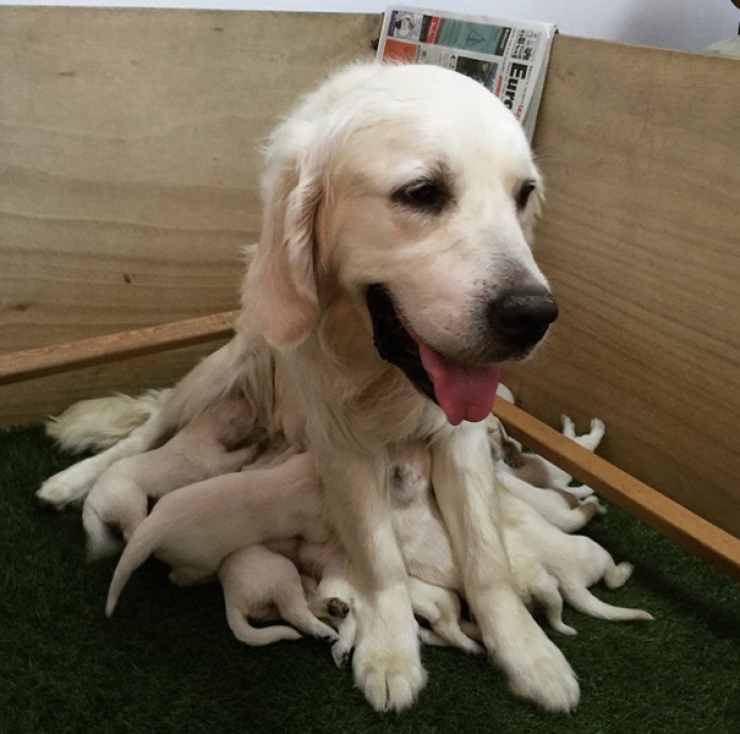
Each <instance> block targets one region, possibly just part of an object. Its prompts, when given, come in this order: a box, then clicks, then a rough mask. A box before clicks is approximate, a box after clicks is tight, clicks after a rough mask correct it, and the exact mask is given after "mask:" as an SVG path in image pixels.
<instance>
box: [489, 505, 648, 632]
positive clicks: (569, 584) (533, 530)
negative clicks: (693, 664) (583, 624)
mask: <svg viewBox="0 0 740 734" xmlns="http://www.w3.org/2000/svg"><path fill="white" fill-rule="evenodd" d="M501 508H502V512H503V516H504V523H503V528H504V542H505V543H506V546H507V550H508V551H509V558H510V560H511V564H512V570H513V571H514V576H515V578H516V579H518V581H519V584H520V592H521V593H522V594H523V595H524V596H525V597H526V596H530V597H531V598H532V599H533V600H534V601H538V602H541V603H542V604H543V606H544V607H545V611H546V614H547V618H548V621H549V622H550V624H551V625H552V626H553V627H554V628H555V629H556V630H558V631H560V632H563V633H564V634H570V635H574V634H576V630H575V629H573V628H572V627H569V626H568V625H565V624H563V621H562V618H561V616H560V612H561V611H562V600H565V601H566V602H568V604H570V605H571V606H572V607H573V608H574V609H576V610H577V611H579V612H582V613H583V614H588V615H589V616H591V617H597V618H598V619H606V620H610V621H632V620H651V619H653V617H652V615H651V614H649V613H648V612H646V611H644V610H642V609H628V608H625V607H616V606H612V605H611V604H607V603H606V602H603V601H601V599H598V598H597V597H595V596H594V595H593V594H592V593H591V592H590V591H589V590H588V589H589V587H590V586H593V585H594V584H596V583H598V582H599V581H601V580H602V579H603V580H604V582H605V583H606V585H607V586H608V587H609V588H610V589H615V588H617V587H619V586H622V585H623V584H624V583H625V582H626V581H627V579H629V577H630V576H631V575H632V566H631V564H629V563H620V564H616V563H615V562H614V559H613V558H612V557H611V555H610V554H609V552H608V551H607V550H606V549H605V548H603V547H602V546H600V545H599V544H598V543H597V542H596V541H595V540H592V539H591V538H589V537H587V536H585V535H568V534H567V533H565V532H563V531H562V530H559V529H558V528H556V527H555V526H553V525H551V524H550V523H549V522H547V520H545V519H544V518H543V517H542V516H541V515H540V514H539V513H538V512H537V511H536V510H535V509H534V508H532V507H530V506H529V505H528V504H527V503H526V502H523V501H522V500H520V499H518V498H517V497H515V496H514V495H512V494H506V495H503V496H502V498H501ZM556 591H557V592H559V594H560V595H562V599H561V600H558V599H557V595H558V594H556Z"/></svg>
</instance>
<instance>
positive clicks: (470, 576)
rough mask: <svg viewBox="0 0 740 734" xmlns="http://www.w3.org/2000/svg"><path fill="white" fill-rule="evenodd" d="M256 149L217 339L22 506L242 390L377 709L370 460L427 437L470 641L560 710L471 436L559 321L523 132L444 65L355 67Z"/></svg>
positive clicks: (404, 695)
mask: <svg viewBox="0 0 740 734" xmlns="http://www.w3.org/2000/svg"><path fill="white" fill-rule="evenodd" d="M265 157H266V160H265V165H266V168H265V175H264V179H263V197H264V204H265V209H264V221H263V229H262V234H261V238H260V241H259V243H258V245H257V248H256V252H255V254H254V259H253V260H252V263H251V265H250V266H249V268H248V271H247V275H246V278H245V281H244V285H243V293H242V300H243V306H244V308H243V311H242V315H241V317H240V319H239V322H238V326H237V335H236V336H235V338H234V340H233V341H232V342H231V343H229V344H228V345H226V346H225V347H223V348H222V349H221V350H219V351H218V352H216V353H214V354H213V355H211V357H209V358H208V359H207V360H205V361H204V362H202V363H201V364H200V365H199V366H198V367H197V368H196V369H195V370H194V371H193V372H192V373H191V374H190V375H189V376H187V377H186V378H185V379H184V380H183V381H182V382H181V383H180V384H179V385H178V387H177V388H175V390H173V391H172V393H171V394H170V396H169V398H168V400H167V402H166V403H165V404H164V406H163V407H162V409H161V412H160V413H159V414H156V415H154V416H153V417H152V418H151V419H150V421H149V423H148V424H145V425H144V426H143V427H141V428H140V429H138V431H137V432H134V434H132V435H131V436H130V437H129V439H126V440H124V441H123V442H122V443H121V444H119V445H118V447H115V446H114V447H113V449H111V451H113V452H114V453H113V454H110V455H109V458H107V459H106V458H104V457H105V453H103V454H100V455H99V456H97V457H93V459H92V460H91V461H95V460H98V462H99V463H98V464H91V465H88V467H89V468H88V470H85V469H82V468H80V469H79V470H78V473H77V474H72V475H67V476H66V477H65V478H64V480H63V481H62V483H61V484H57V485H56V486H55V485H54V481H55V478H52V480H50V482H51V484H50V486H46V485H45V487H43V488H42V490H41V492H40V496H41V497H42V498H44V496H46V498H47V499H51V498H52V496H53V495H54V493H55V492H56V493H57V494H56V496H55V497H54V499H53V500H52V501H56V502H57V503H59V504H63V503H64V500H63V499H62V500H61V501H60V495H63V494H64V493H65V492H70V493H73V492H77V493H78V495H79V493H80V492H82V493H84V488H83V489H80V487H81V486H83V485H84V484H85V483H86V482H88V483H89V482H90V480H91V477H92V476H93V475H94V474H95V472H96V471H98V470H99V469H100V468H101V467H102V465H103V464H104V463H105V462H106V461H109V460H110V459H113V458H115V457H116V456H121V455H123V454H125V453H127V452H132V451H140V450H143V449H144V448H146V447H147V443H152V442H155V441H156V440H157V438H158V436H159V435H161V434H162V433H163V432H164V431H166V430H167V429H171V428H172V427H173V426H178V425H182V424H183V423H184V422H186V421H187V420H188V419H189V418H190V417H191V416H192V415H194V414H197V412H199V411H200V410H203V409H205V408H206V407H208V405H209V404H212V403H213V402H214V401H217V400H220V399H222V397H223V395H224V394H226V393H228V391H229V390H231V389H243V390H245V391H246V392H251V393H252V394H251V395H250V398H251V399H252V400H253V401H262V404H261V407H260V410H259V411H258V413H260V414H261V416H262V417H261V419H260V420H263V421H264V422H265V424H266V425H265V427H266V428H267V429H268V430H277V429H278V428H281V429H283V430H285V432H286V434H287V435H288V437H289V438H290V440H291V441H293V442H295V443H303V444H304V445H306V446H307V447H308V448H309V449H310V450H311V452H312V453H313V454H314V456H315V457H316V461H317V466H318V470H319V472H320V475H321V479H322V481H323V488H324V493H325V499H326V505H327V511H328V513H329V519H330V521H331V522H332V523H333V525H334V526H335V529H336V532H337V533H338V535H339V537H340V539H341V541H342V543H343V544H344V546H345V547H346V550H347V553H348V555H349V557H350V559H351V561H352V564H353V566H354V568H355V570H356V574H357V581H358V583H359V585H360V590H361V592H362V596H363V599H364V603H362V604H360V605H358V610H357V611H358V627H359V629H358V637H357V645H356V648H355V652H354V656H353V671H354V677H355V681H356V683H357V685H358V686H359V687H360V688H361V689H362V691H363V692H364V694H365V696H366V697H367V699H368V700H369V702H370V703H371V704H372V706H373V707H375V708H376V709H379V710H401V709H404V708H406V707H408V706H410V705H411V704H412V703H413V701H414V700H415V698H416V697H417V695H418V693H419V692H420V690H421V689H422V688H423V686H424V683H425V678H426V674H425V671H424V669H423V667H422V665H421V660H420V651H419V642H418V636H417V634H416V631H417V625H416V621H415V620H414V615H413V612H412V607H411V600H410V597H409V591H408V588H407V576H406V571H405V568H404V561H403V556H402V554H401V551H400V549H399V546H398V543H397V541H396V538H395V535H394V532H393V526H392V522H391V512H390V499H389V490H388V477H389V471H390V468H391V465H390V460H389V453H388V447H389V445H391V444H392V443H394V442H403V441H406V440H412V439H419V438H421V439H424V440H426V441H428V443H429V445H430V446H431V450H432V464H433V470H432V478H433V484H434V490H435V493H436V496H437V499H438V502H439V506H440V509H441V512H442V515H443V518H444V521H445V524H446V526H447V528H448V531H449V534H450V537H451V540H452V546H453V550H454V553H455V559H456V562H457V564H458V565H459V567H460V570H461V574H462V577H463V580H464V588H465V597H466V599H467V601H468V603H469V605H470V607H471V609H472V611H473V613H474V614H475V618H476V620H477V622H478V623H479V625H480V628H481V631H482V634H483V640H484V642H485V645H486V648H487V649H488V650H489V651H490V653H491V655H492V658H493V660H494V661H495V662H496V663H497V665H498V666H499V667H500V668H501V669H502V671H503V672H504V674H505V676H506V678H507V680H508V682H509V685H510V688H511V689H512V691H514V692H515V693H516V694H518V695H519V696H522V697H524V698H526V699H529V700H531V701H533V702H534V703H535V704H537V705H538V706H540V707H542V708H544V709H547V710H549V711H553V712H568V711H571V710H572V709H574V708H575V706H576V704H577V703H578V698H579V687H578V683H577V680H576V677H575V675H574V673H573V671H572V669H571V667H570V666H569V664H568V662H567V661H566V659H565V657H564V656H563V655H562V653H561V652H560V650H559V649H558V648H557V647H556V646H555V645H554V644H553V643H552V642H551V641H550V640H549V638H548V637H547V636H546V635H545V633H544V631H543V630H542V629H541V628H540V626H539V625H538V624H537V623H536V622H535V621H534V619H533V618H532V616H531V615H530V613H529V612H528V611H527V609H526V608H525V607H524V605H523V603H522V601H521V600H520V598H519V596H518V595H517V592H516V590H515V587H514V584H513V581H512V578H511V571H510V567H509V562H508V558H507V556H506V552H505V549H504V546H503V544H502V540H501V533H500V528H499V517H500V513H499V507H498V499H497V494H496V491H495V490H494V489H493V488H494V472H493V464H492V461H491V458H490V455H489V448H488V440H487V434H486V427H485V425H484V423H483V420H484V419H485V418H486V416H487V415H488V414H489V412H490V410H491V407H492V404H493V399H494V394H495V391H496V387H497V384H498V380H499V365H500V363H502V362H504V361H506V360H518V359H522V358H524V357H526V356H527V355H528V354H529V353H530V352H531V351H532V350H533V349H534V347H535V346H536V345H537V343H538V342H539V341H540V340H541V339H542V338H543V337H544V335H545V333H546V332H547V330H548V327H549V325H550V324H551V322H552V321H554V319H555V318H556V316H557V306H556V305H555V303H554V301H553V299H552V297H551V294H550V290H549V288H548V284H547V281H546V279H545V277H544V276H543V274H542V273H541V272H540V270H539V268H538V267H537V265H536V263H535V260H534V258H533V256H532V252H531V249H530V240H531V236H532V227H533V223H534V220H535V217H536V215H537V213H538V210H539V207H540V203H541V200H542V180H541V177H540V174H539V172H538V170H537V168H536V166H535V164H534V162H533V159H532V154H531V151H530V149H529V146H528V143H527V140H526V138H525V136H524V133H523V132H522V129H521V127H520V126H519V124H518V122H517V121H516V119H515V118H514V117H513V116H512V114H511V113H510V112H509V111H508V110H507V109H506V108H505V107H504V105H503V104H502V103H501V102H500V101H499V100H497V99H496V98H495V97H494V96H493V95H491V94H490V93H489V92H488V91H487V90H486V89H484V88H483V87H482V86H480V85H479V84H478V83H476V82H474V81H472V80H470V79H468V78H466V77H464V76H462V75H460V74H458V73H456V72H452V71H448V70H444V69H441V68H436V67H432V66H403V65H400V66H398V65H394V66H390V65H379V64H360V65H355V66H351V67H348V68H345V69H343V70H341V71H340V72H339V73H337V74H335V75H334V76H332V77H331V78H329V79H328V80H327V81H326V82H325V83H324V84H323V85H322V86H321V87H320V88H319V89H318V90H317V91H315V92H313V93H311V94H309V95H308V96H307V97H306V98H305V99H304V100H303V101H302V103H300V104H299V106H298V107H297V108H296V109H295V110H294V111H293V112H292V114H290V115H289V116H288V117H287V118H286V119H285V120H284V121H283V122H282V124H280V125H279V127H278V128H277V130H276V131H275V132H274V134H273V135H272V137H271V138H270V140H269V143H268V145H267V148H266V151H265ZM265 372H268V373H269V378H271V379H265V374H264V373H265ZM257 373H259V375H258V374H257ZM254 385H261V386H263V387H264V386H265V385H270V386H271V387H270V388H269V390H265V393H264V394H263V395H260V394H259V393H258V392H257V391H256V390H254V388H253V387H250V386H254ZM117 448H118V453H115V451H116V449H117ZM78 467H82V465H78ZM75 468H76V467H72V469H73V470H74V469H75ZM85 472H87V473H85ZM61 479H62V478H61V477H59V479H57V481H60V480H61ZM75 485H76V486H75ZM495 680H496V679H495V678H494V677H492V678H491V683H492V685H493V684H494V682H495Z"/></svg>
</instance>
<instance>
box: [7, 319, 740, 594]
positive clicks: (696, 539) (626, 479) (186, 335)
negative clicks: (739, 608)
mask: <svg viewBox="0 0 740 734" xmlns="http://www.w3.org/2000/svg"><path fill="white" fill-rule="evenodd" d="M237 314H238V311H229V312H224V313H218V314H212V315H209V316H202V317H198V318H193V319H187V320H184V321H176V322H172V323H168V324H160V325H157V326H150V327H145V328H142V329H134V330H131V331H125V332H121V333H118V334H106V335H104V336H99V337H93V338H90V339H83V340H80V341H76V342H69V343H66V344H59V345H54V346H49V347H40V348H38V349H29V350H26V351H22V352H15V353H10V354H4V355H0V385H7V384H11V383H14V382H21V381H24V380H29V379H33V378H36V377H43V376H47V375H53V374H58V373H61V372H67V371H71V370H75V369H80V368H82V367H90V366H93V365H99V364H105V363H107V362H113V361H115V360H119V359H127V358H131V357H138V356H141V355H145V354H154V353H158V352H163V351H167V350H169V349H177V348H180V347H186V346H191V345H194V344H202V343H206V342H209V341H215V340H217V339H222V338H228V337H229V336H230V335H231V334H232V333H233V323H234V320H235V318H236V315H237ZM493 412H494V414H495V415H496V416H497V417H498V418H499V419H500V420H501V421H503V423H504V424H505V425H506V428H507V430H508V431H509V433H510V434H511V435H512V436H513V437H514V438H516V439H517V440H519V441H521V442H522V443H524V444H525V445H526V446H528V447H529V448H530V449H532V450H533V451H536V452H537V453H538V454H540V455H542V456H543V457H544V458H546V459H548V460H549V461H552V462H553V463H554V464H557V465H558V466H560V467H562V468H563V469H565V471H567V472H569V473H570V474H572V475H573V476H574V477H575V478H576V479H578V480H579V481H581V482H583V483H584V484H587V485H589V486H590V487H592V488H593V489H594V491H595V492H597V493H598V494H600V495H602V496H603V497H604V498H605V499H607V500H609V501H611V502H614V504H616V505H618V506H620V507H622V508H623V509H624V510H626V511H627V512H629V513H631V514H632V515H634V516H635V517H637V518H638V519H639V520H641V521H643V522H644V523H646V524H647V525H650V526H651V527H653V528H655V529H656V530H658V531H659V532H661V533H663V534H664V535H666V536H667V537H669V538H671V539H673V540H675V541H676V542H678V543H680V544H682V545H683V546H685V547H686V548H687V549H688V550H690V551H691V552H693V553H694V554H695V555H697V556H698V557H700V558H702V559H703V560H705V561H707V562H708V563H711V564H712V565H714V566H716V567H717V568H719V569H721V570H722V571H724V572H725V573H726V574H728V575H729V576H731V577H732V578H734V579H736V580H740V539H738V538H736V537H735V536H733V535H731V534H729V533H727V532H726V531H724V530H722V529H721V528H718V527H717V526H715V525H713V524H712V523H710V522H708V521H707V520H705V519H704V518H702V517H700V516H699V515H697V514H695V513H694V512H692V511H691V510H689V509H687V508H686V507H684V506H683V505H680V504H678V503H677V502H674V501H673V500H671V499H670V498H668V497H666V496H665V495H663V494H661V493H660V492H658V491H657V490H655V489H653V488H652V487H649V486H648V485H647V484H644V483H643V482H641V481H639V480H638V479H635V478H634V477H633V476H631V475H630V474H627V472H624V471H622V470H621V469H619V468H617V467H616V466H614V465H613V464H610V463H609V462H607V461H605V460H604V459H602V458H601V457H599V456H596V455H595V454H593V453H591V452H590V451H587V450H586V449H584V448H583V447H581V446H579V445H578V444H577V443H575V442H574V441H571V440H570V439H568V438H566V437H565V436H563V435H562V434H561V433H559V432H558V431H556V430H554V429H553V428H550V427H549V426H547V425H546V424H545V423H542V422H541V421H539V420H537V419H536V418H534V417H533V416H531V415H529V414H528V413H525V412H524V411H523V410H521V409H519V408H517V407H515V406H513V405H511V404H509V403H507V402H505V401H504V400H498V401H497V402H496V405H495V407H494V411H493Z"/></svg>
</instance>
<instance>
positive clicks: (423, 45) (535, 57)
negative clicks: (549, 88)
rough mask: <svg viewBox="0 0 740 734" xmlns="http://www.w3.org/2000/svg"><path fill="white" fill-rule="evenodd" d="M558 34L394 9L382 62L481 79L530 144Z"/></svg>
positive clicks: (519, 24) (551, 29)
mask: <svg viewBox="0 0 740 734" xmlns="http://www.w3.org/2000/svg"><path fill="white" fill-rule="evenodd" d="M556 32H557V28H556V27H555V25H553V24H552V23H535V22H531V21H523V20H504V19H502V18H484V17H479V16H469V15H460V14H457V13H449V12H437V11H434V10H428V9H425V8H413V7H408V6H397V5H394V6H391V7H389V8H388V9H387V10H386V12H385V18H384V21H383V30H382V33H381V36H380V43H379V45H378V58H379V59H382V60H385V61H402V62H405V63H412V64H436V65H437V66H446V67H447V68H449V69H454V70H455V71H459V72H461V73H462V74H465V75H466V76H469V77H472V78H473V79H476V80H477V81H479V82H480V83H481V84H483V85H484V86H485V87H486V88H487V89H489V90H490V91H491V92H493V94H495V95H496V96H497V97H498V98H499V99H501V100H502V101H503V103H504V104H505V105H506V106H507V107H508V108H509V109H510V110H511V111H512V112H513V113H514V115H516V117H517V119H518V120H519V122H520V123H521V124H522V127H523V128H524V131H525V132H526V133H527V136H528V138H529V140H530V141H531V140H532V136H533V135H534V128H535V123H536V121H537V111H538V110H539V106H540V101H541V99H542V90H543V89H544V86H545V77H546V75H547V65H548V63H549V61H550V49H551V47H552V39H553V36H554V35H555V33H556Z"/></svg>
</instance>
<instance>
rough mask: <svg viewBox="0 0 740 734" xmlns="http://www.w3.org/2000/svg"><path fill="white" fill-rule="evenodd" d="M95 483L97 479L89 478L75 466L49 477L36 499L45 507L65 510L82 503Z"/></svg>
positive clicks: (37, 493)
mask: <svg viewBox="0 0 740 734" xmlns="http://www.w3.org/2000/svg"><path fill="white" fill-rule="evenodd" d="M94 483H95V477H93V478H92V479H90V478H88V477H87V476H86V475H85V473H84V472H80V471H79V469H78V465H77V464H75V465H73V466H70V467H69V468H68V469H64V470H63V471H60V472H59V473H58V474H54V476H52V477H49V479H47V480H46V481H45V482H44V483H43V484H42V485H41V488H40V489H39V490H38V491H37V492H36V499H37V500H38V501H39V502H41V503H42V504H44V505H47V506H49V507H53V508H55V509H57V510H63V509H64V508H65V507H67V506H68V505H71V504H73V503H79V502H82V500H83V499H85V497H86V496H87V494H88V492H89V491H90V489H91V488H92V485H93V484H94Z"/></svg>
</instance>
